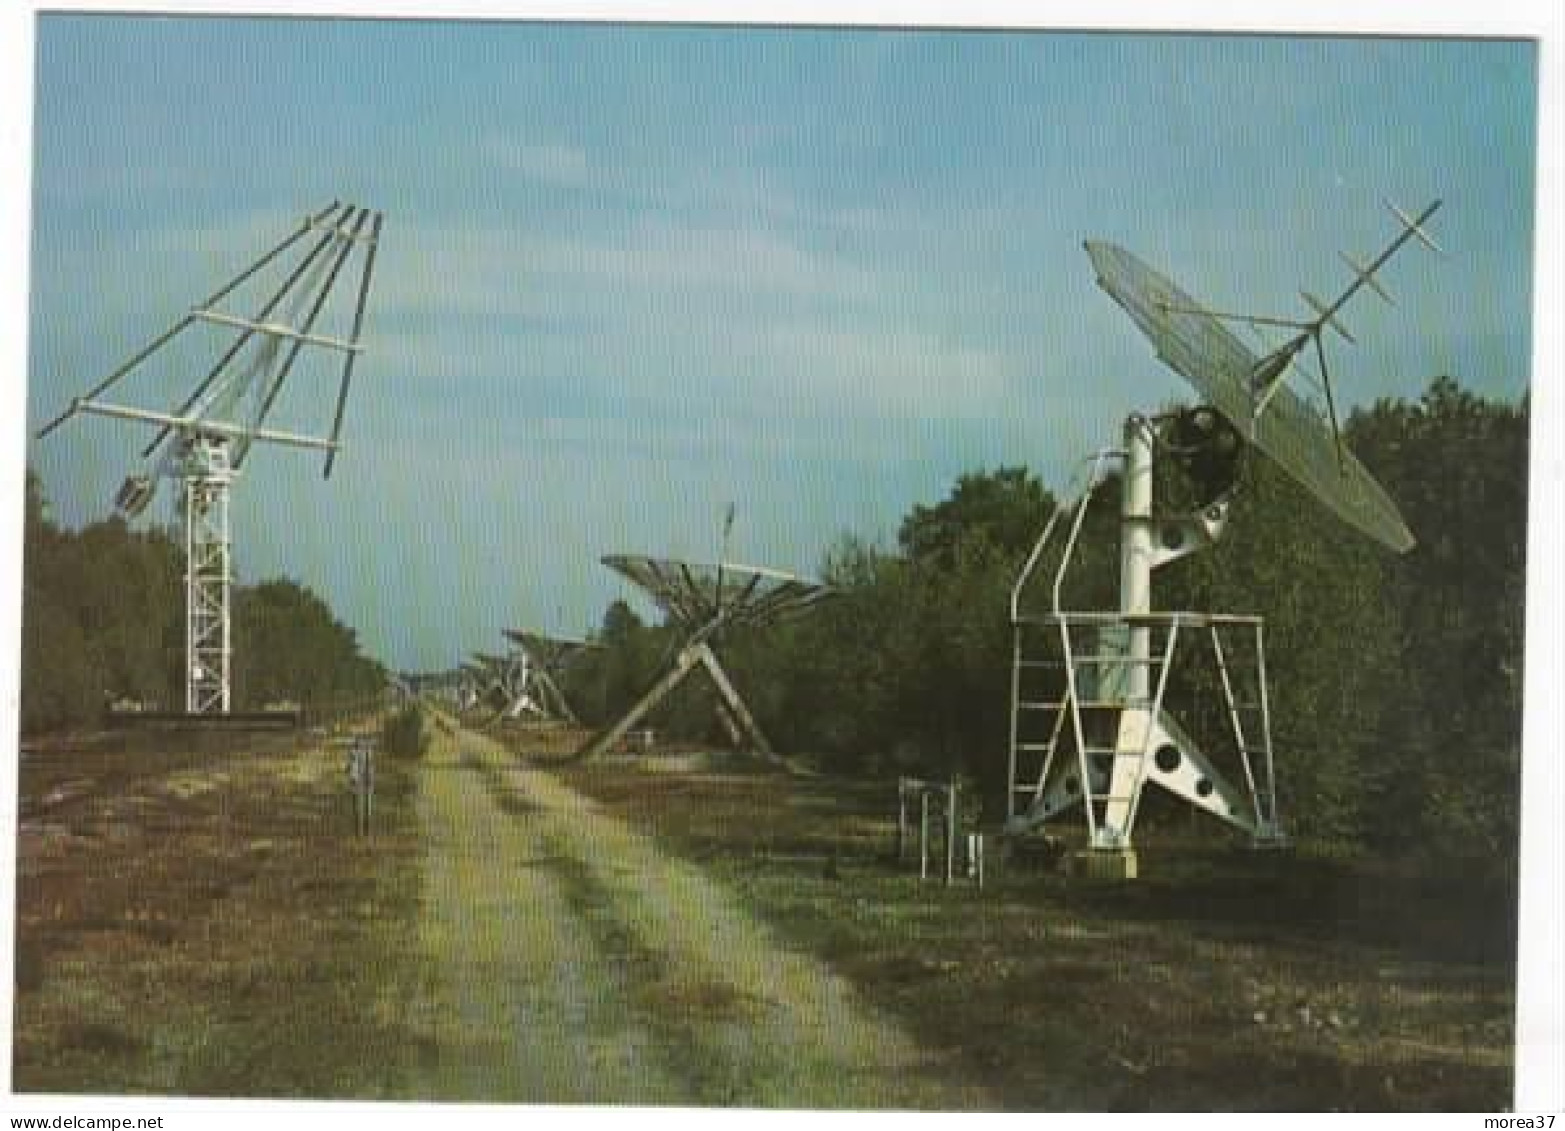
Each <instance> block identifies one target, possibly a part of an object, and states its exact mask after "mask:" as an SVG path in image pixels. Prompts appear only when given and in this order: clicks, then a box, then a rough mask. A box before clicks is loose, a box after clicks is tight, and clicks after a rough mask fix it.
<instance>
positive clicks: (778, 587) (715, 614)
mask: <svg viewBox="0 0 1565 1131" xmlns="http://www.w3.org/2000/svg"><path fill="white" fill-rule="evenodd" d="M730 513H731V512H730ZM729 521H731V519H730V520H729ZM725 537H726V531H725ZM603 564H604V565H606V566H608V567H609V568H610V569H613V570H615V571H617V572H618V573H621V574H623V575H624V576H625V577H626V578H628V579H629V580H630V581H632V582H633V583H635V584H636V585H638V586H640V587H641V588H642V589H644V590H646V592H647V593H648V594H650V595H651V597H652V599H653V600H654V601H656V602H657V604H658V605H659V606H660V607H661V608H662V609H663V610H664V611H665V612H666V613H667V614H668V615H669V618H670V620H672V621H673V622H674V623H675V625H677V626H678V628H679V629H680V631H681V632H682V633H683V634H684V636H683V643H682V644H681V645H680V647H679V649H678V650H677V651H676V652H675V653H674V654H673V656H672V658H671V659H670V660H669V661H668V662H667V663H666V664H665V665H664V668H663V670H662V672H661V674H660V675H659V676H658V678H657V679H656V680H655V681H654V682H653V684H652V686H651V687H650V688H649V689H648V690H647V691H646V693H645V694H643V695H642V697H641V698H640V699H639V700H638V701H637V702H636V703H635V705H634V706H632V707H631V708H630V710H629V711H627V712H626V713H625V714H624V715H623V716H622V717H621V718H620V719H619V720H618V721H616V722H614V723H612V724H610V725H609V726H607V727H605V728H604V729H603V730H602V731H600V732H599V733H598V734H596V735H594V736H593V737H592V738H591V739H589V740H588V741H587V743H586V744H585V745H584V746H582V747H581V748H580V749H579V750H577V751H576V753H575V754H574V755H573V756H572V757H573V758H575V759H582V760H585V759H590V758H595V757H597V756H598V755H600V754H603V753H604V752H605V751H608V750H610V749H612V748H613V747H614V746H615V744H617V743H618V742H619V741H620V740H621V739H623V738H624V737H625V734H626V733H627V732H628V731H629V730H630V729H631V728H632V727H634V726H635V725H636V724H637V723H638V722H640V721H641V720H642V719H643V718H645V717H646V716H647V714H648V713H649V712H650V711H651V710H652V709H653V708H654V707H656V706H657V705H658V704H659V703H660V702H662V701H663V699H664V698H666V697H667V696H668V695H669V694H670V693H671V692H672V691H673V690H674V689H675V688H676V687H678V686H679V685H680V684H681V683H683V682H684V681H685V679H686V678H688V677H689V676H690V675H691V674H692V673H694V672H696V671H704V672H706V674H707V677H708V678H709V679H710V680H711V681H712V685H713V687H714V688H715V689H716V691H717V694H718V707H717V716H718V720H719V722H720V723H721V724H722V725H723V728H724V729H725V730H726V731H727V732H728V735H729V737H730V738H731V739H732V740H733V741H734V743H735V745H737V746H739V747H741V748H743V749H747V750H749V751H750V752H752V753H756V754H760V755H763V756H764V757H767V758H775V757H776V752H775V751H774V750H773V748H772V744H771V742H770V741H769V740H768V739H767V737H766V735H765V734H764V733H762V731H761V728H760V726H759V725H758V724H757V723H756V721H755V718H754V716H753V715H751V713H750V709H749V708H748V707H747V706H746V705H745V702H744V700H743V699H742V698H741V697H740V695H739V692H738V691H737V690H736V689H735V688H734V685H733V681H732V680H730V679H729V678H728V673H727V672H725V671H724V670H723V665H722V663H721V662H720V661H719V660H718V658H717V653H716V652H715V651H714V650H713V648H712V642H713V641H714V640H715V639H717V637H718V636H719V635H721V634H722V633H723V632H724V631H726V630H727V629H729V628H731V627H741V626H744V627H751V628H754V627H759V626H761V625H763V624H768V623H772V622H775V621H778V620H781V619H785V618H789V617H795V616H799V615H801V614H803V613H805V612H807V611H808V610H810V609H811V608H813V607H814V606H815V605H817V604H819V603H820V602H821V601H822V600H824V599H825V598H827V597H828V596H830V595H831V593H832V590H831V589H830V588H829V587H828V586H825V585H822V584H820V583H819V582H815V581H805V580H803V579H801V578H798V577H794V576H793V575H792V574H787V573H782V572H780V571H778V570H770V569H763V568H761V567H759V566H747V565H733V564H730V563H726V562H719V563H718V564H716V565H695V564H691V563H689V562H680V561H664V560H661V559H658V558H647V557H637V556H629V555H619V554H611V555H610V556H608V557H606V558H604V559H603Z"/></svg>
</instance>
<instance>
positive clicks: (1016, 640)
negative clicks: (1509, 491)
mask: <svg viewBox="0 0 1565 1131" xmlns="http://www.w3.org/2000/svg"><path fill="white" fill-rule="evenodd" d="M1388 205H1389V202H1388ZM1389 207H1390V208H1391V211H1392V212H1393V214H1394V215H1395V216H1396V219H1397V220H1398V222H1399V223H1400V224H1401V227H1402V230H1401V231H1400V233H1399V234H1398V235H1397V237H1396V238H1395V239H1394V240H1392V241H1391V243H1390V244H1389V245H1388V246H1387V247H1386V248H1385V249H1384V250H1383V251H1382V252H1381V253H1380V254H1379V255H1378V256H1376V257H1375V258H1374V259H1373V260H1372V261H1370V262H1369V263H1368V264H1367V265H1366V264H1363V263H1361V262H1360V261H1359V260H1358V259H1356V258H1354V257H1352V256H1349V255H1344V256H1343V260H1344V262H1346V263H1347V264H1348V266H1349V267H1350V269H1351V270H1352V272H1353V275H1354V279H1353V281H1352V283H1350V284H1349V285H1348V286H1347V287H1346V288H1345V289H1344V290H1343V291H1341V292H1340V294H1339V295H1338V296H1337V297H1336V299H1335V300H1334V301H1332V302H1329V303H1328V302H1324V301H1322V300H1321V299H1318V298H1316V297H1314V296H1313V295H1311V294H1309V293H1308V292H1303V297H1304V301H1305V303H1306V305H1307V306H1308V307H1309V308H1310V311H1311V314H1312V315H1313V317H1309V318H1276V317H1269V316H1259V315H1247V314H1231V313H1223V312H1220V311H1216V310H1213V309H1211V308H1209V307H1206V306H1203V305H1202V304H1200V303H1198V302H1197V301H1196V300H1194V299H1192V298H1191V297H1190V296H1189V295H1187V294H1185V293H1184V292H1183V291H1182V290H1180V289H1179V288H1178V287H1177V286H1176V285H1175V284H1174V283H1172V282H1171V281H1170V280H1168V279H1167V278H1165V277H1164V276H1162V275H1160V274H1159V273H1158V272H1156V271H1154V270H1153V269H1152V268H1150V267H1148V266H1147V265H1146V264H1144V263H1142V262H1141V261H1140V260H1138V259H1136V258H1135V257H1134V256H1133V255H1131V254H1130V253H1129V252H1126V251H1124V250H1123V249H1121V248H1118V247H1114V246H1113V245H1111V244H1104V243H1099V242H1088V244H1087V245H1086V250H1087V254H1088V255H1089V257H1090V258H1091V260H1092V263H1093V266H1094V268H1095V269H1096V271H1097V275H1098V283H1099V285H1100V286H1102V288H1103V289H1104V290H1105V291H1106V292H1108V294H1109V296H1110V297H1111V298H1113V299H1114V301H1115V302H1116V303H1118V304H1119V305H1120V306H1121V307H1122V308H1123V309H1124V310H1125V311H1126V313H1128V314H1129V315H1130V317H1131V319H1132V320H1133V321H1134V322H1135V323H1136V325H1137V327H1138V328H1139V329H1140V330H1141V331H1142V333H1143V334H1144V335H1145V336H1146V337H1147V338H1148V339H1149V341H1150V342H1151V343H1152V345H1153V347H1154V349H1155V351H1156V353H1157V356H1158V358H1159V359H1160V360H1162V361H1163V362H1164V363H1165V364H1166V365H1168V366H1169V367H1170V368H1171V369H1173V370H1174V371H1175V372H1177V373H1179V374H1180V375H1181V376H1183V377H1184V378H1185V379H1186V380H1187V381H1189V382H1190V384H1191V385H1192V386H1194V387H1195V388H1196V390H1197V391H1198V392H1200V393H1201V395H1202V396H1203V397H1204V398H1206V400H1207V402H1208V403H1207V405H1204V406H1202V407H1199V408H1196V409H1194V410H1190V411H1189V412H1186V413H1181V414H1170V415H1169V416H1166V417H1163V418H1160V419H1156V420H1149V419H1147V418H1145V417H1142V416H1140V415H1132V416H1130V417H1129V418H1128V419H1127V420H1126V422H1125V428H1124V433H1123V437H1122V441H1123V446H1122V447H1120V448H1118V449H1106V450H1104V451H1102V452H1099V453H1098V454H1097V455H1096V456H1094V457H1092V459H1091V461H1090V464H1089V465H1088V468H1087V470H1086V471H1085V473H1084V475H1083V476H1082V477H1080V479H1081V480H1084V483H1083V489H1082V490H1080V492H1079V494H1078V495H1077V496H1076V499H1077V501H1076V502H1075V503H1074V504H1071V503H1070V502H1064V503H1062V504H1061V505H1060V507H1059V508H1058V509H1057V510H1056V511H1055V513H1054V515H1053V517H1052V518H1051V519H1050V520H1049V522H1048V524H1047V525H1046V526H1045V528H1044V530H1043V533H1042V534H1041V535H1040V536H1039V538H1038V541H1037V543H1036V544H1035V545H1034V547H1033V550H1032V553H1031V554H1030V555H1029V556H1028V558H1027V561H1026V563H1025V564H1024V566H1023V568H1022V570H1021V572H1020V574H1019V575H1018V577H1017V580H1016V584H1015V586H1014V587H1013V589H1012V592H1011V610H1010V612H1011V624H1012V634H1013V645H1012V669H1011V719H1010V752H1009V799H1008V806H1007V822H1006V830H1007V832H1010V833H1024V832H1027V831H1030V830H1033V829H1036V828H1038V827H1040V826H1042V825H1043V824H1044V823H1045V822H1046V821H1048V820H1049V819H1050V818H1052V817H1054V816H1056V815H1057V814H1059V813H1060V812H1062V811H1064V810H1066V809H1068V808H1071V807H1073V806H1075V805H1078V804H1079V805H1081V806H1082V809H1083V811H1084V814H1085V817H1086V824H1087V845H1088V851H1087V853H1085V854H1084V856H1083V859H1084V861H1085V866H1086V867H1087V868H1088V869H1089V870H1090V871H1093V872H1095V873H1097V874H1099V875H1104V876H1116V877H1119V878H1131V877H1133V876H1134V875H1135V871H1136V857H1135V849H1134V847H1133V842H1132V833H1133V830H1134V826H1135V821H1136V816H1137V812H1138V809H1139V806H1140V802H1141V797H1142V793H1143V790H1144V788H1145V786H1146V785H1147V783H1149V782H1151V783H1155V784H1157V785H1160V786H1162V787H1163V788H1165V789H1166V790H1168V791H1169V792H1171V793H1173V794H1175V795H1176V796H1178V797H1180V798H1181V799H1183V800H1184V801H1186V802H1187V803H1189V804H1191V805H1193V806H1194V807H1196V808H1197V809H1201V810H1203V811H1205V812H1207V813H1209V814H1211V815H1213V816H1215V817H1218V818H1219V819H1221V820H1224V821H1226V822H1228V823H1229V824H1231V825H1234V826H1236V827H1238V828H1240V829H1242V830H1244V831H1245V832H1247V833H1248V834H1249V835H1250V837H1251V840H1252V843H1254V844H1256V845H1258V846H1275V845H1281V844H1285V843H1286V842H1287V838H1286V836H1285V835H1284V833H1283V831H1282V825H1281V822H1280V820H1279V818H1278V813H1277V790H1276V776H1275V763H1274V759H1273V753H1272V736H1271V714H1270V703H1269V695H1268V688H1267V678H1266V652H1265V642H1264V630H1263V623H1262V620H1261V618H1260V617H1258V616H1250V615H1238V614H1227V613H1211V612H1155V611H1154V610H1153V608H1152V576H1153V573H1154V571H1155V570H1157V569H1158V568H1160V567H1161V566H1163V565H1166V564H1168V563H1169V562H1171V561H1175V560H1177V559H1178V558H1181V557H1184V556H1186V555H1188V554H1191V553H1195V552H1198V551H1201V550H1204V549H1207V548H1210V547H1211V546H1212V545H1213V544H1214V543H1215V542H1216V541H1217V540H1218V538H1219V537H1221V535H1222V532H1223V529H1224V527H1225V525H1226V523H1227V519H1228V511H1229V506H1230V503H1231V500H1232V497H1233V491H1234V485H1235V480H1236V475H1237V467H1238V458H1239V455H1240V453H1241V452H1242V451H1243V450H1244V449H1245V448H1246V447H1249V448H1253V449H1255V450H1257V451H1259V452H1260V453H1261V454H1263V455H1265V456H1266V457H1268V458H1269V459H1271V460H1272V461H1273V462H1274V463H1276V464H1277V466H1278V467H1279V468H1281V470H1282V471H1283V472H1284V473H1286V474H1287V475H1289V476H1290V477H1292V478H1293V479H1294V480H1295V481H1296V482H1298V483H1299V484H1300V485H1301V486H1303V487H1304V488H1305V489H1306V490H1307V491H1309V492H1310V493H1311V494H1312V495H1314V496H1315V498H1316V499H1317V500H1318V501H1319V502H1320V503H1321V505H1322V506H1324V507H1325V508H1327V509H1328V510H1330V511H1331V512H1332V513H1334V514H1335V515H1336V516H1337V517H1338V518H1340V519H1341V520H1342V521H1344V522H1346V523H1347V524H1348V525H1350V526H1352V527H1354V528H1355V529H1357V530H1359V531H1360V532H1361V533H1363V534H1365V535H1367V536H1368V537H1370V538H1372V539H1374V540H1376V541H1378V542H1380V543H1381V544H1382V545H1384V546H1386V547H1387V548H1389V549H1391V550H1394V551H1396V552H1399V553H1401V552H1406V551H1407V550H1408V549H1410V548H1411V547H1412V546H1413V545H1414V539H1413V535H1412V533H1411V532H1410V531H1409V530H1408V528H1407V526H1406V524H1405V523H1404V521H1403V520H1402V516H1401V515H1400V514H1399V513H1398V512H1397V508H1396V506H1395V504H1394V503H1393V502H1392V501H1391V499H1390V497H1389V496H1388V495H1387V494H1386V492H1385V491H1384V489H1382V488H1381V486H1380V485H1379V484H1378V483H1376V482H1375V480H1374V479H1373V477H1371V475H1370V474H1369V472H1368V471H1367V470H1365V468H1364V467H1363V465H1361V464H1360V463H1359V462H1358V461H1357V460H1356V459H1355V458H1354V457H1353V455H1352V453H1350V452H1348V451H1347V450H1346V448H1345V447H1344V445H1343V442H1342V434H1341V430H1340V428H1339V427H1338V423H1337V416H1336V408H1335V401H1334V397H1333V394H1332V387H1331V378H1330V374H1329V372H1328V371H1327V368H1326V353H1325V346H1324V344H1323V342H1322V335H1323V333H1324V331H1325V330H1326V329H1327V328H1328V327H1329V328H1330V329H1332V330H1333V331H1334V332H1336V333H1337V334H1338V335H1339V336H1341V337H1342V338H1343V339H1344V340H1346V341H1349V342H1351V341H1352V340H1353V339H1352V337H1351V336H1350V335H1349V334H1348V332H1347V331H1346V330H1345V329H1344V328H1343V326H1342V324H1341V322H1340V320H1339V319H1338V317H1337V315H1338V313H1339V312H1340V311H1341V309H1342V308H1343V307H1344V306H1345V305H1346V304H1347V302H1348V301H1349V300H1350V299H1351V298H1352V297H1353V296H1354V295H1355V294H1357V293H1358V291H1359V290H1361V289H1363V288H1366V287H1367V288H1368V289H1370V290H1372V291H1373V292H1374V293H1376V294H1377V295H1379V296H1380V297H1381V298H1382V299H1383V300H1385V301H1387V302H1389V301H1390V295H1389V293H1388V292H1387V291H1386V289H1385V288H1384V287H1383V286H1382V285H1381V283H1380V281H1379V280H1378V278H1377V277H1376V272H1378V271H1379V270H1380V268H1381V267H1383V266H1384V265H1385V264H1386V263H1387V262H1388V261H1389V260H1390V259H1391V257H1392V256H1393V255H1395V254H1396V252H1397V251H1398V250H1399V249H1400V248H1401V247H1402V246H1403V245H1404V244H1406V243H1407V242H1408V241H1409V240H1411V239H1417V240H1418V241H1419V242H1421V243H1423V244H1425V245H1426V246H1428V247H1430V248H1431V249H1433V250H1436V251H1438V250H1440V249H1439V248H1438V246H1437V245H1435V243H1434V241H1433V239H1432V238H1431V237H1430V236H1429V234H1428V232H1427V231H1426V230H1425V229H1424V227H1423V224H1424V223H1425V222H1426V221H1427V220H1428V219H1429V217H1430V216H1432V215H1433V214H1434V212H1435V211H1436V209H1438V208H1439V201H1436V202H1434V203H1433V204H1431V205H1429V206H1428V207H1427V208H1425V209H1424V210H1423V211H1422V212H1421V213H1420V214H1419V215H1418V216H1416V217H1413V216H1410V215H1409V214H1408V213H1406V212H1403V211H1402V210H1401V209H1399V208H1397V207H1396V206H1395V205H1389ZM1232 322H1239V323H1244V324H1246V325H1248V326H1249V327H1250V328H1251V329H1252V330H1254V329H1256V328H1258V327H1272V328H1278V327H1280V328H1283V329H1285V330H1287V331H1289V332H1290V334H1291V335H1292V336H1291V337H1290V338H1289V339H1288V340H1287V341H1286V342H1285V343H1284V344H1283V345H1282V346H1280V347H1279V348H1277V349H1274V350H1272V351H1271V352H1269V353H1266V354H1264V355H1262V356H1257V355H1256V354H1254V353H1252V352H1251V351H1250V350H1249V349H1248V348H1247V347H1246V346H1245V345H1244V344H1243V343H1241V342H1240V341H1239V340H1238V339H1237V338H1236V337H1235V336H1234V335H1233V334H1232V333H1231V332H1229V330H1228V329H1227V324H1228V323H1232ZM1311 346H1313V352H1314V355H1315V359H1316V362H1317V364H1318V366H1319V370H1318V373H1316V374H1310V373H1309V372H1308V371H1305V370H1302V369H1301V368H1300V367H1299V365H1298V362H1299V358H1300V355H1301V354H1303V353H1304V352H1305V351H1306V349H1307V348H1308V347H1311ZM1301 374H1302V375H1303V376H1304V377H1306V378H1313V379H1314V381H1315V382H1316V384H1317V385H1318V387H1319V389H1320V390H1321V391H1322V392H1323V393H1324V396H1325V401H1326V407H1325V412H1321V411H1320V410H1319V409H1317V408H1316V407H1314V406H1313V405H1312V404H1311V403H1310V402H1309V401H1308V400H1306V399H1305V398H1302V397H1300V396H1298V395H1297V394H1296V393H1295V392H1294V391H1293V390H1292V388H1290V387H1289V384H1288V382H1289V378H1290V377H1292V376H1297V375H1301ZM1160 450H1161V451H1163V452H1165V453H1168V454H1172V455H1175V456H1177V457H1180V458H1182V459H1184V460H1185V461H1186V464H1187V466H1189V467H1191V468H1192V469H1193V470H1194V469H1195V468H1197V467H1204V468H1206V469H1207V471H1208V472H1209V473H1210V472H1211V471H1212V469H1214V468H1215V469H1216V474H1215V475H1211V476H1210V478H1209V479H1208V481H1207V482H1205V483H1203V484H1201V486H1202V487H1203V488H1205V490H1204V491H1203V498H1202V501H1201V502H1200V504H1199V505H1198V506H1197V507H1196V508H1195V510H1193V511H1192V512H1191V513H1189V514H1187V515H1177V516H1171V517H1165V516H1159V515H1158V514H1157V513H1156V512H1155V510H1154V497H1153V471H1154V466H1155V463H1156V459H1157V453H1158V452H1159V451H1160ZM1115 467H1117V469H1118V471H1119V479H1120V482H1121V500H1120V513H1119V533H1120V584H1119V591H1120V596H1119V609H1118V610H1117V611H1116V612H1077V611H1070V610H1067V609H1066V608H1065V607H1064V592H1065V580H1066V575H1067V572H1068V570H1069V568H1070V566H1071V564H1072V560H1073V558H1074V556H1075V551H1076V548H1077V544H1078V541H1079V539H1080V535H1081V532H1082V529H1083V525H1084V522H1085V519H1086V516H1087V513H1088V510H1089V507H1090V504H1091V502H1092V499H1093V498H1094V495H1095V493H1096V492H1097V490H1098V488H1099V487H1101V486H1102V485H1103V484H1104V483H1105V482H1107V481H1108V480H1109V477H1108V476H1107V475H1106V472H1107V471H1109V470H1111V469H1113V468H1115ZM1066 498H1067V499H1069V498H1071V495H1070V494H1067V496H1066ZM1046 552H1048V553H1056V552H1057V553H1058V564H1057V567H1056V569H1055V571H1054V577H1053V585H1052V588H1051V590H1050V605H1049V611H1048V612H1045V613H1036V612H1029V611H1025V610H1024V609H1023V595H1024V591H1025V590H1026V589H1027V588H1028V586H1029V583H1030V582H1031V581H1032V579H1033V577H1034V575H1035V574H1036V573H1037V572H1038V570H1039V569H1040V566H1041V563H1042V560H1043V558H1044V556H1045V553H1046ZM1202 640H1204V641H1205V642H1206V644H1207V646H1208V651H1209V655H1210V659H1211V662H1212V669H1211V671H1212V674H1213V675H1215V679H1212V680H1211V682H1212V683H1215V685H1216V686H1217V688H1218V689H1220V703H1218V704H1214V705H1212V706H1215V707H1217V709H1211V710H1206V711H1204V712H1203V711H1201V710H1199V709H1197V710H1195V711H1192V712H1191V713H1190V716H1189V720H1188V721H1189V722H1190V723H1191V725H1190V726H1188V727H1187V726H1186V725H1185V724H1182V723H1181V722H1180V721H1179V720H1177V719H1176V718H1175V717H1174V715H1173V713H1172V711H1171V710H1170V707H1169V703H1170V701H1171V700H1170V690H1171V688H1174V687H1176V686H1177V685H1179V684H1180V683H1182V682H1184V681H1185V680H1187V679H1188V678H1189V669H1190V664H1189V662H1188V660H1187V659H1186V657H1187V654H1188V653H1189V652H1190V650H1191V648H1190V644H1192V643H1197V642H1200V641H1202ZM1181 644H1184V648H1183V650H1181V647H1180V646H1181ZM1197 721H1199V722H1200V723H1202V724H1203V726H1202V727H1201V728H1200V729H1203V730H1204V731H1206V732H1212V734H1215V738H1216V741H1215V742H1212V743H1208V744H1206V745H1203V744H1202V743H1200V742H1198V741H1197V739H1196V737H1195V735H1194V731H1195V730H1196V729H1197V727H1196V726H1195V725H1194V724H1195V723H1196V722H1197ZM1220 753H1221V755H1222V756H1221V757H1219V754H1220ZM1224 767H1226V768H1227V769H1228V772H1227V773H1225V772H1224Z"/></svg>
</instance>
